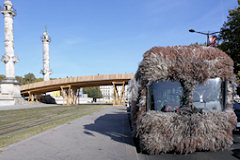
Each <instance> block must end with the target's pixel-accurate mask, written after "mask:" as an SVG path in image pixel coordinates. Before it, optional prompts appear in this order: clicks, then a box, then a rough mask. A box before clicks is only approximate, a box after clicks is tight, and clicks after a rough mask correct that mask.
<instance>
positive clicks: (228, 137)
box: [137, 111, 235, 154]
mask: <svg viewBox="0 0 240 160" xmlns="http://www.w3.org/2000/svg"><path fill="white" fill-rule="evenodd" d="M234 118H235V115H234V113H233V112H232V113H230V112H207V113H203V114H200V113H195V114H192V115H191V117H189V116H188V115H185V116H184V115H179V114H177V113H163V112H156V111H149V112H147V114H146V115H145V116H144V117H143V118H142V119H141V121H140V123H139V124H138V127H137V134H138V135H139V138H140V144H141V146H142V149H143V150H144V151H146V152H148V153H149V154H159V153H161V152H164V153H166V152H170V151H174V152H178V153H192V152H195V151H201V150H206V151H208V150H210V151H217V150H223V149H227V148H228V147H230V146H231V145H232V140H233V139H232V128H233V127H234V124H233V122H232V121H235V119H234Z"/></svg>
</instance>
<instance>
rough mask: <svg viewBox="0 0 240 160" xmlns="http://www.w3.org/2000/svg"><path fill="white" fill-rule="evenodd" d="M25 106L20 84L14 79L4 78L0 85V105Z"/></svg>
mask: <svg viewBox="0 0 240 160" xmlns="http://www.w3.org/2000/svg"><path fill="white" fill-rule="evenodd" d="M22 104H27V102H26V101H25V100H24V99H23V97H22V96H21V93H20V83H19V82H18V81H17V80H16V79H15V78H6V79H4V80H2V83H1V94H0V105H1V106H3V105H22Z"/></svg>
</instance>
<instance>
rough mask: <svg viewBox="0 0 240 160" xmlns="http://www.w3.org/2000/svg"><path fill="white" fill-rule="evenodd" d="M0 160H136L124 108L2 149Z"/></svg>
mask: <svg viewBox="0 0 240 160" xmlns="http://www.w3.org/2000/svg"><path fill="white" fill-rule="evenodd" d="M0 159H1V160H2V159H3V160H96V159H97V160H136V159H137V154H136V150H135V147H134V146H133V145H132V138H131V136H130V128H129V122H128V115H127V112H126V108H125V107H109V108H107V109H105V110H103V111H100V112H96V113H93V114H91V115H87V116H84V117H82V118H79V119H77V120H74V121H72V122H71V123H68V124H64V125H62V126H59V127H57V128H54V129H51V130H48V131H46V132H43V133H41V134H39V135H36V136H33V137H31V138H29V139H26V140H24V141H21V142H19V143H16V144H13V145H10V146H8V147H6V148H4V151H3V152H1V153H0Z"/></svg>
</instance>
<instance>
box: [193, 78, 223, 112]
mask: <svg viewBox="0 0 240 160" xmlns="http://www.w3.org/2000/svg"><path fill="white" fill-rule="evenodd" d="M221 86H222V81H221V79H220V78H215V79H208V80H207V81H206V82H204V83H202V84H197V85H196V87H195V89H194V94H193V104H194V106H195V107H197V108H200V109H202V110H203V111H209V110H218V111H221V110H222V109H223V107H222V106H223V104H222V102H223V100H222V95H223V94H222V87H221Z"/></svg>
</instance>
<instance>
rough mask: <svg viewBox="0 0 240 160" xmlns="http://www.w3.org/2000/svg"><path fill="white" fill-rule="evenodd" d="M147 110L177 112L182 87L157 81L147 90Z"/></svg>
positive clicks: (176, 83)
mask: <svg viewBox="0 0 240 160" xmlns="http://www.w3.org/2000/svg"><path fill="white" fill-rule="evenodd" d="M147 94H148V96H147V97H148V98H147V108H148V109H150V110H157V111H163V112H173V111H178V109H179V107H180V97H181V96H182V86H181V84H180V83H179V82H172V81H158V82H153V83H152V84H151V85H150V87H149V88H148V92H147Z"/></svg>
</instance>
